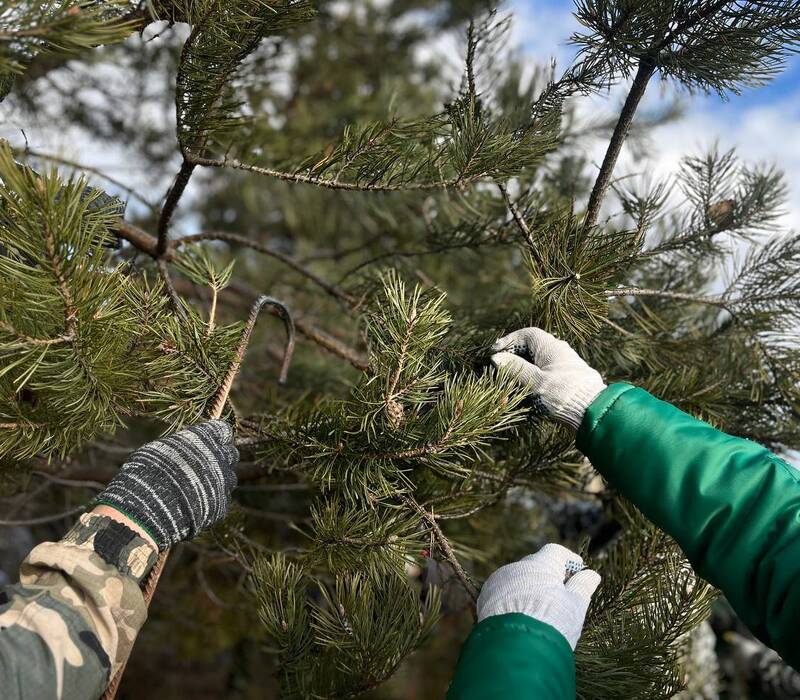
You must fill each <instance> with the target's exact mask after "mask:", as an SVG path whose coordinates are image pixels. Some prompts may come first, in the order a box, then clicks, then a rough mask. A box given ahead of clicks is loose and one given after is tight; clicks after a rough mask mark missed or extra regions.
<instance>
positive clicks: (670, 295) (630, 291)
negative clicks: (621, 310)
mask: <svg viewBox="0 0 800 700" xmlns="http://www.w3.org/2000/svg"><path fill="white" fill-rule="evenodd" d="M603 294H605V295H606V296H607V297H626V296H630V297H658V298H660V299H676V300H680V301H691V302H694V303H696V304H709V305H711V306H720V307H722V308H725V309H728V308H729V307H730V306H732V303H731V301H730V300H728V299H725V298H723V297H710V296H704V295H702V294H689V293H686V292H673V291H669V290H666V289H645V288H642V287H619V288H617V289H607V290H606V291H604V292H603Z"/></svg>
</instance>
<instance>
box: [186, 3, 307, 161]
mask: <svg viewBox="0 0 800 700" xmlns="http://www.w3.org/2000/svg"><path fill="white" fill-rule="evenodd" d="M176 4H179V3H176ZM180 16H181V17H182V18H185V21H187V22H189V23H190V24H191V25H192V33H191V34H190V35H189V38H188V39H187V40H186V43H185V44H184V45H183V51H182V52H181V61H180V65H179V66H178V79H177V89H176V91H175V105H176V113H177V121H178V141H179V143H180V145H181V147H182V148H183V149H185V150H189V151H193V152H196V154H197V155H202V154H203V153H204V151H205V149H206V148H208V147H209V145H210V144H209V141H211V140H218V139H219V138H221V136H222V135H223V134H224V133H226V132H229V131H231V130H232V129H235V128H237V127H238V126H240V125H241V117H238V116H237V115H236V111H237V109H238V107H239V101H238V100H237V98H236V96H235V95H234V94H233V93H232V92H231V90H230V86H231V81H232V80H233V78H234V76H235V74H236V71H237V70H238V68H239V66H240V65H241V63H242V61H244V60H245V59H246V58H247V56H248V55H249V54H251V53H252V52H253V51H254V50H255V49H256V48H257V46H258V44H259V43H260V42H261V40H262V39H263V38H264V37H265V36H267V35H269V34H275V33H279V32H283V31H286V29H287V28H289V27H292V26H294V25H295V24H298V23H300V22H305V21H307V20H309V19H310V18H311V17H312V16H313V10H312V7H311V5H310V3H308V2H306V0H245V1H243V2H225V0H202V1H201V2H186V3H185V6H183V7H182V8H181V12H180Z"/></svg>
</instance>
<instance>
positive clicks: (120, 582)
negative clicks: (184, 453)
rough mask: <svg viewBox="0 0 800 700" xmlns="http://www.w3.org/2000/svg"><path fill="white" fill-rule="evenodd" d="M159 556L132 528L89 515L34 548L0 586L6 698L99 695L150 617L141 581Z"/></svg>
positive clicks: (0, 677) (0, 661)
mask: <svg viewBox="0 0 800 700" xmlns="http://www.w3.org/2000/svg"><path fill="white" fill-rule="evenodd" d="M98 550H99V551H98ZM101 553H102V554H101ZM156 556H157V552H156V551H155V550H154V549H153V548H152V547H151V546H150V545H149V544H147V543H146V541H145V540H143V539H142V538H140V537H138V536H137V535H136V534H135V533H133V532H132V531H131V530H128V529H127V528H125V527H124V526H121V524H120V523H117V522H115V521H113V520H111V519H110V518H107V517H104V516H98V515H92V514H86V515H83V516H81V518H80V521H79V522H78V523H76V525H75V527H74V528H73V529H72V530H70V532H69V533H68V534H67V535H66V536H65V537H64V539H63V540H61V541H60V542H45V543H43V544H40V545H39V546H37V547H35V548H34V549H33V550H32V551H31V553H30V554H29V555H28V557H27V559H25V561H24V562H23V564H22V566H21V568H20V582H19V583H18V584H15V585H12V586H6V587H5V588H4V589H3V590H1V591H0V688H1V689H2V692H1V693H0V694H1V695H2V698H3V700H50V699H51V698H52V699H55V700H79V699H80V700H88V699H90V698H98V697H99V696H100V695H101V694H102V692H103V690H104V689H105V687H106V685H107V684H108V682H109V680H110V679H111V677H112V676H113V674H114V673H115V672H116V670H117V668H118V667H119V665H120V663H121V661H122V660H123V659H124V658H125V657H126V656H127V654H128V652H129V651H130V649H131V647H132V646H133V642H134V640H135V639H136V635H137V634H138V632H139V629H140V628H141V626H142V625H143V624H144V621H145V619H146V618H147V608H146V606H145V603H144V598H143V596H142V591H141V589H140V587H139V582H140V580H141V579H142V578H144V576H146V574H147V573H148V572H149V570H150V568H151V567H152V564H153V562H154V561H155V558H156ZM115 557H116V560H115ZM123 572H125V573H123Z"/></svg>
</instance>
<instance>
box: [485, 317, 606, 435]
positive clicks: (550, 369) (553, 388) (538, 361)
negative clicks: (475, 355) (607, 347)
mask: <svg viewBox="0 0 800 700" xmlns="http://www.w3.org/2000/svg"><path fill="white" fill-rule="evenodd" d="M492 352H493V353H495V354H494V355H492V362H493V363H494V365H495V367H497V368H498V369H501V368H503V367H506V368H508V369H509V370H510V371H511V372H512V373H513V374H516V376H517V381H518V382H519V384H521V385H522V386H523V387H525V388H527V389H529V390H530V392H531V393H532V394H533V395H534V396H538V397H540V400H541V402H542V404H543V405H544V408H545V409H546V410H547V412H548V413H549V414H550V415H551V416H553V418H556V419H558V420H560V421H562V422H564V423H567V424H568V425H571V426H572V427H573V428H574V429H575V430H577V429H578V428H579V427H580V424H581V421H582V420H583V414H584V413H586V409H587V408H588V407H589V404H591V403H592V401H594V400H595V399H596V398H597V396H598V394H599V393H600V392H601V391H603V389H605V388H606V384H605V382H604V381H603V378H602V377H601V376H600V374H599V373H598V372H597V370H594V369H592V368H591V367H589V365H587V364H586V363H585V362H584V361H583V360H582V359H581V358H580V357H578V353H576V352H575V351H574V350H573V349H572V348H571V347H570V346H569V345H568V344H567V343H565V342H564V341H563V340H558V338H555V337H554V336H552V335H550V334H549V333H548V332H547V331H543V330H542V329H541V328H523V329H522V330H519V331H515V332H514V333H510V334H509V335H506V336H504V337H502V338H500V340H498V341H497V342H496V343H495V344H494V345H493V346H492Z"/></svg>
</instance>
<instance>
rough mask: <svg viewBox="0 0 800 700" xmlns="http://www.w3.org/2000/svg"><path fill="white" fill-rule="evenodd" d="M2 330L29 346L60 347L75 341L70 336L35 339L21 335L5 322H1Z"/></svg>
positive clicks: (0, 327)
mask: <svg viewBox="0 0 800 700" xmlns="http://www.w3.org/2000/svg"><path fill="white" fill-rule="evenodd" d="M0 330H2V331H5V332H6V333H12V334H13V335H15V336H17V339H18V340H19V342H20V343H25V344H29V345H59V344H61V343H69V342H71V341H72V340H73V337H72V336H70V335H59V336H56V337H55V338H34V337H32V336H30V335H26V334H25V333H21V332H20V331H18V330H17V329H16V328H14V326H12V325H11V324H10V323H6V322H5V321H0Z"/></svg>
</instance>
